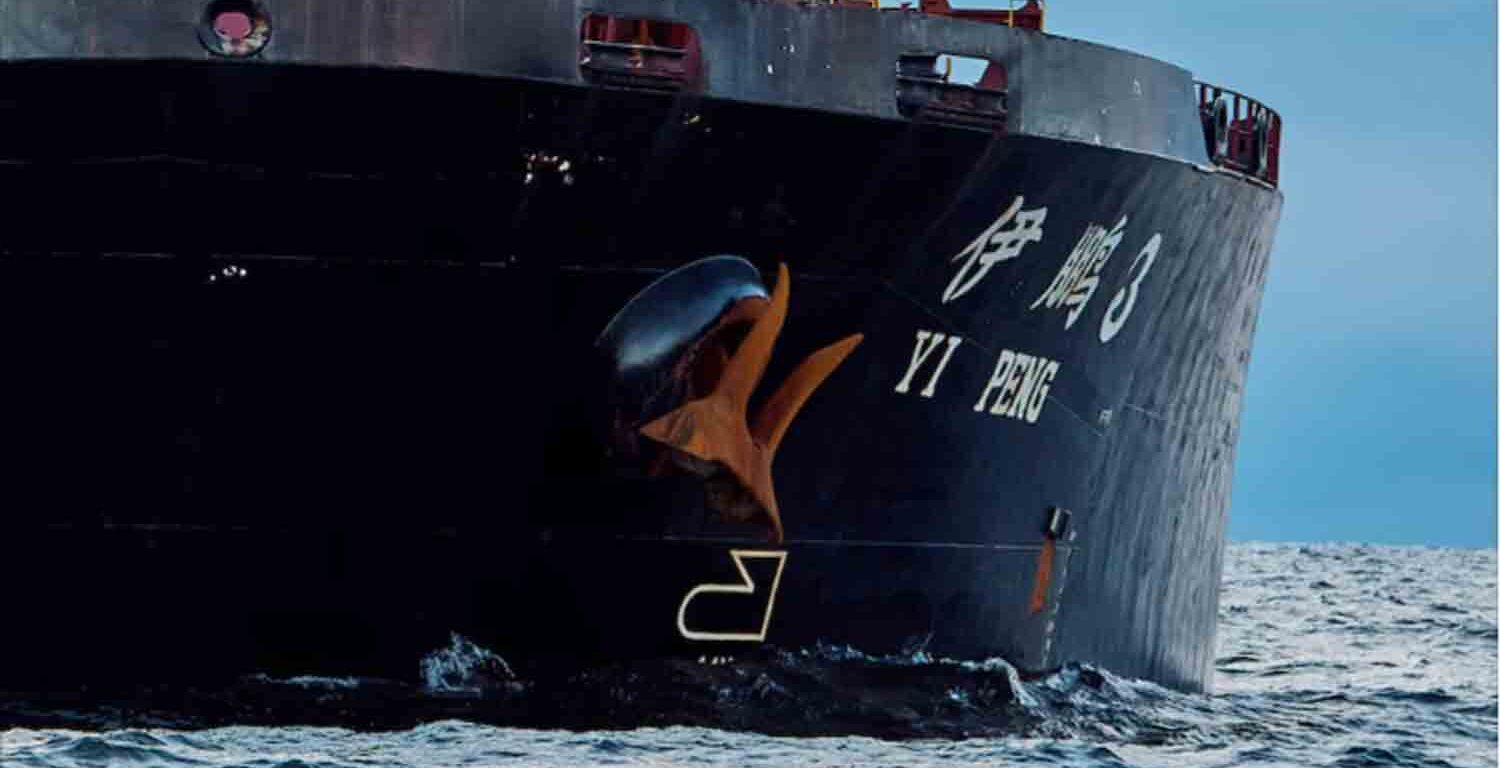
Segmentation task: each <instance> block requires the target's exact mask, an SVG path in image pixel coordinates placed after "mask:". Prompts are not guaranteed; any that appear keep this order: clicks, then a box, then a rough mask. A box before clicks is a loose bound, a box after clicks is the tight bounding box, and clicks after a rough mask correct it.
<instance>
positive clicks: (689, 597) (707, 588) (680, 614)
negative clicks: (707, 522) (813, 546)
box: [677, 549, 786, 643]
mask: <svg viewBox="0 0 1500 768" xmlns="http://www.w3.org/2000/svg"><path fill="white" fill-rule="evenodd" d="M729 559H731V560H733V561H734V567H735V569H736V570H738V571H739V572H740V583H739V584H699V585H698V586H696V587H693V588H692V589H690V590H688V593H687V594H686V595H684V596H683V598H682V604H681V605H679V606H678V607H677V631H678V632H680V633H681V634H682V636H683V637H685V638H687V639H688V640H698V641H710V642H752V643H759V642H764V641H765V639H766V632H767V630H769V629H770V628H771V611H772V610H774V609H775V607H776V590H777V589H778V588H780V586H781V571H782V569H784V568H785V567H786V552H774V551H762V550H749V549H731V550H729ZM746 560H775V561H776V575H775V576H772V577H771V587H770V589H768V590H767V595H766V608H765V611H763V612H762V613H761V620H760V629H759V631H756V632H704V631H700V630H695V629H690V628H688V625H687V611H688V606H689V605H690V604H692V602H693V600H694V599H695V598H697V597H698V596H699V595H703V594H709V593H717V594H722V595H754V594H756V591H757V585H756V583H755V579H753V578H751V577H750V571H748V570H747V569H746V568H745V561H746Z"/></svg>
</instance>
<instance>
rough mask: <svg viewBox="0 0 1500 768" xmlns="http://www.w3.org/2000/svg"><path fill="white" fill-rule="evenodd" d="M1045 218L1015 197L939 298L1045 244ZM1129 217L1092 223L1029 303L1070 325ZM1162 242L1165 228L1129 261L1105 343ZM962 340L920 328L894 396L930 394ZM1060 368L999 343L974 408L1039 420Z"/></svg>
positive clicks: (1102, 334) (953, 296)
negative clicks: (1032, 246)
mask: <svg viewBox="0 0 1500 768" xmlns="http://www.w3.org/2000/svg"><path fill="white" fill-rule="evenodd" d="M1046 220H1047V209H1046V208H1044V207H1038V208H1031V209H1027V208H1025V198H1024V197H1021V196H1019V195H1018V196H1016V197H1015V199H1013V200H1012V201H1011V202H1010V204H1009V205H1007V206H1006V207H1005V209H1004V210H1003V211H1002V212H1001V213H1000V216H999V218H997V219H995V221H994V223H992V224H991V225H990V226H989V227H987V228H985V230H984V231H983V232H981V233H980V234H979V236H978V237H976V238H974V240H973V241H972V242H970V243H969V244H968V245H967V246H966V247H964V248H963V249H962V250H960V251H959V252H958V254H957V255H955V256H953V258H951V259H949V262H950V263H953V264H957V265H958V269H957V271H956V272H955V273H954V274H953V276H952V278H951V279H950V280H949V282H948V284H947V286H946V287H945V288H944V289H943V293H942V296H941V299H942V303H943V304H949V303H952V302H954V301H956V300H958V299H960V298H962V297H963V296H965V295H967V294H969V293H970V292H972V291H974V290H975V289H976V288H979V287H980V285H981V283H982V282H983V281H984V279H985V278H986V277H987V276H988V275H989V274H990V273H991V271H992V270H993V269H994V268H995V267H996V266H997V265H999V264H1002V263H1004V262H1007V261H1012V260H1014V259H1017V258H1020V257H1021V256H1022V254H1023V252H1024V251H1025V249H1026V246H1027V245H1029V244H1031V243H1039V242H1041V241H1042V237H1043V234H1044V233H1043V226H1042V225H1043V224H1044V223H1045V222H1046ZM1129 223H1130V217H1129V216H1128V215H1122V216H1120V219H1119V221H1117V222H1116V223H1115V224H1114V226H1109V227H1107V226H1105V225H1102V224H1096V223H1090V224H1089V225H1088V227H1087V228H1086V229H1085V230H1084V233H1083V235H1082V237H1080V238H1079V240H1078V242H1077V243H1076V244H1074V246H1073V249H1072V250H1071V251H1070V252H1069V253H1068V256H1067V258H1066V259H1064V260H1063V263H1062V266H1061V267H1060V268H1059V269H1058V271H1057V273H1056V274H1055V275H1054V276H1053V278H1052V282H1051V283H1049V284H1048V286H1047V288H1046V290H1044V291H1042V294H1041V295H1040V296H1038V297H1037V298H1036V300H1035V301H1033V302H1032V303H1031V305H1030V306H1029V307H1028V309H1029V310H1031V311H1036V310H1041V311H1044V312H1050V311H1056V312H1062V313H1065V314H1064V317H1063V329H1064V330H1065V331H1067V330H1071V329H1072V328H1073V326H1074V325H1075V324H1076V323H1077V322H1078V320H1079V318H1080V317H1082V315H1083V313H1084V310H1086V309H1087V308H1088V306H1089V303H1090V301H1091V300H1092V299H1093V298H1094V294H1095V293H1097V292H1099V289H1100V287H1101V284H1102V282H1103V272H1104V268H1105V266H1106V265H1107V264H1108V263H1109V260H1110V258H1111V257H1112V256H1113V255H1114V253H1115V251H1116V250H1117V249H1119V248H1120V245H1121V243H1122V242H1123V241H1124V240H1125V238H1126V226H1127V225H1128V224H1129ZM1161 242H1162V237H1161V234H1160V233H1156V234H1153V235H1152V236H1151V237H1150V239H1149V240H1147V242H1146V244H1145V245H1144V246H1143V247H1142V248H1141V250H1140V251H1139V252H1138V253H1137V254H1136V256H1135V257H1134V259H1133V260H1132V261H1131V263H1130V266H1129V268H1128V269H1127V270H1126V272H1125V275H1124V281H1125V282H1124V284H1123V285H1121V286H1120V287H1119V288H1118V289H1117V290H1116V291H1115V293H1114V295H1113V296H1112V297H1111V299H1110V301H1109V304H1108V306H1107V308H1106V309H1105V312H1104V315H1103V317H1102V318H1101V320H1100V325H1099V331H1098V338H1099V342H1100V343H1101V344H1108V343H1109V342H1110V341H1112V340H1113V339H1114V338H1115V337H1116V336H1117V335H1119V333H1120V331H1121V330H1122V329H1123V328H1124V326H1125V323H1126V321H1127V320H1129V319H1130V315H1131V313H1132V312H1133V311H1134V309H1135V305H1136V299H1137V297H1138V296H1139V294H1140V290H1141V285H1142V283H1143V282H1144V281H1145V279H1146V277H1147V275H1148V274H1150V272H1151V268H1152V266H1153V265H1155V263H1156V256H1157V253H1158V251H1159V250H1160V249H1161ZM961 346H963V338H962V337H960V336H956V335H953V334H948V333H942V332H938V331H931V330H923V329H919V330H917V332H916V343H915V345H914V346H913V348H912V353H911V359H910V360H909V362H908V363H907V365H906V366H905V368H904V373H903V374H902V376H901V379H900V380H899V381H898V382H896V386H895V392H896V394H899V395H911V394H913V393H915V396H916V397H918V398H920V399H932V397H933V396H934V395H935V394H936V393H937V391H938V385H939V382H940V381H941V379H942V376H943V373H944V372H945V371H946V370H948V363H949V362H950V361H951V360H952V359H953V357H954V354H955V353H956V352H957V351H958V349H959V348H960V347H961ZM1061 369H1062V362H1061V361H1058V360H1052V359H1049V358H1047V357H1043V356H1041V355H1037V354H1033V353H1029V352H1023V351H1019V350H1013V349H1002V350H1000V352H999V354H998V357H997V359H996V361H995V366H994V369H993V372H992V373H991V374H990V377H989V379H988V380H987V381H985V382H984V384H983V389H982V391H981V392H980V395H979V398H978V400H977V401H976V402H975V403H974V406H973V410H974V411H975V412H976V413H987V414H989V415H991V416H997V417H1002V418H1008V419H1014V420H1017V421H1021V422H1023V423H1026V424H1035V423H1036V422H1037V420H1038V419H1040V418H1041V415H1042V410H1043V408H1045V407H1046V404H1047V396H1048V393H1049V392H1050V390H1051V387H1052V382H1053V380H1054V379H1055V378H1056V377H1057V375H1058V373H1059V372H1060V371H1061Z"/></svg>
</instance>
